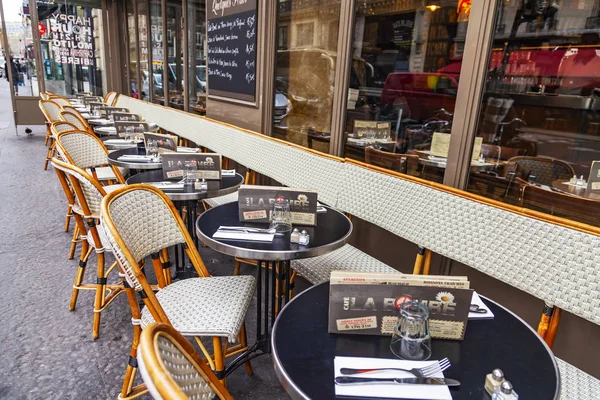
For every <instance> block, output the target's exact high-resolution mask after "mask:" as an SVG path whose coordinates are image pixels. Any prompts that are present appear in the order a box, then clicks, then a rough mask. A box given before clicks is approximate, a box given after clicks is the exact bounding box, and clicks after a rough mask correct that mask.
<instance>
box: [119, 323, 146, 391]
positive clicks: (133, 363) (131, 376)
mask: <svg viewBox="0 0 600 400" xmlns="http://www.w3.org/2000/svg"><path fill="white" fill-rule="evenodd" d="M141 334H142V328H141V326H139V325H134V326H133V343H132V345H131V351H130V352H129V362H128V363H127V369H126V370H125V378H124V379H123V386H122V388H121V393H119V396H118V398H119V399H120V400H129V399H134V398H136V397H138V396H141V395H143V394H145V393H147V392H148V389H147V388H146V385H145V384H143V383H142V384H140V385H137V386H135V387H134V386H133V383H134V381H135V377H136V374H137V348H138V344H139V341H140V335H141Z"/></svg>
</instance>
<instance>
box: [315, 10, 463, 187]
mask: <svg viewBox="0 0 600 400" xmlns="http://www.w3.org/2000/svg"><path fill="white" fill-rule="evenodd" d="M459 3H460V4H459ZM465 3H467V2H465V1H464V0H460V1H459V0H455V1H421V0H403V1H397V2H392V3H391V4H389V2H372V1H367V2H358V4H357V10H356V17H355V28H354V35H353V37H354V42H353V47H352V61H351V65H352V67H351V72H350V84H349V88H348V103H347V112H346V125H345V137H344V155H345V157H349V158H353V159H357V160H360V161H364V162H367V163H369V164H373V165H377V166H380V167H384V168H388V169H391V170H394V171H398V172H403V173H407V174H410V175H414V176H419V177H421V178H425V179H429V180H434V181H437V182H442V180H443V177H444V173H445V169H446V160H447V156H448V143H449V136H450V131H451V128H452V117H453V113H454V106H455V103H456V96H457V91H458V81H459V74H460V66H461V60H462V54H463V51H464V44H465V37H466V31H467V24H468V14H465V11H464V7H463V6H464V5H465ZM313 140H327V138H325V137H321V136H320V135H315V136H314V137H313Z"/></svg>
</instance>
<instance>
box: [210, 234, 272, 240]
mask: <svg viewBox="0 0 600 400" xmlns="http://www.w3.org/2000/svg"><path fill="white" fill-rule="evenodd" d="M274 237H275V235H274V234H272V233H256V232H238V231H216V232H215V233H214V234H213V238H215V239H232V240H247V241H251V242H272V241H273V238H274Z"/></svg>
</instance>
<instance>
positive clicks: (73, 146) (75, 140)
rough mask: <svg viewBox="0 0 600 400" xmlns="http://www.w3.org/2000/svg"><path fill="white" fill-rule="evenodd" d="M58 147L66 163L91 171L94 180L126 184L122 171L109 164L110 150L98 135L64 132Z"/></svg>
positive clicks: (59, 137) (60, 136)
mask: <svg viewBox="0 0 600 400" xmlns="http://www.w3.org/2000/svg"><path fill="white" fill-rule="evenodd" d="M57 146H58V147H59V148H60V153H61V156H62V154H63V153H64V155H65V157H66V158H65V161H67V162H69V163H71V164H73V165H76V166H77V167H79V168H81V169H89V171H90V173H91V175H92V176H93V177H94V179H96V180H98V181H101V182H105V181H108V183H112V182H114V181H116V182H118V183H123V184H124V183H125V179H124V178H123V175H122V174H121V170H120V169H119V168H117V167H115V166H113V165H109V164H108V156H107V155H108V150H107V149H106V147H104V144H103V143H102V141H101V140H100V139H98V137H97V136H96V135H94V134H92V133H89V132H84V131H77V132H63V133H60V134H59V135H58V138H57Z"/></svg>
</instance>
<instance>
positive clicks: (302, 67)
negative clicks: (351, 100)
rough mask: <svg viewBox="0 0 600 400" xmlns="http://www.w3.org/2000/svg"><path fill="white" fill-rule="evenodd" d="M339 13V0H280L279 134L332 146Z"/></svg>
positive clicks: (319, 147)
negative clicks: (333, 38) (330, 141)
mask: <svg viewBox="0 0 600 400" xmlns="http://www.w3.org/2000/svg"><path fill="white" fill-rule="evenodd" d="M339 18H340V1H339V0H326V1H316V0H284V1H279V3H278V19H277V23H278V27H277V38H276V43H277V46H278V50H277V56H276V69H275V70H276V81H275V98H274V117H273V125H274V129H273V135H274V136H275V137H279V138H282V139H284V140H287V141H290V142H293V143H297V144H300V145H302V146H307V147H311V148H315V149H317V150H320V151H324V152H328V151H329V137H330V133H331V111H332V104H333V90H334V86H335V67H336V62H337V39H335V40H331V37H335V38H337V32H338V26H339ZM313 137H318V138H319V140H313Z"/></svg>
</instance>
